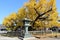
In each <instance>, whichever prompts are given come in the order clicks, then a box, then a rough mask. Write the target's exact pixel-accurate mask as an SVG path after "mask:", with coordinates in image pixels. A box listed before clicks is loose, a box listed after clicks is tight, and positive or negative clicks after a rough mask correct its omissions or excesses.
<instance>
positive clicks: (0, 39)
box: [0, 36, 60, 40]
mask: <svg viewBox="0 0 60 40" xmlns="http://www.w3.org/2000/svg"><path fill="white" fill-rule="evenodd" d="M0 40H21V39H19V38H18V37H4V36H0ZM29 40H60V38H49V37H46V38H40V39H29Z"/></svg>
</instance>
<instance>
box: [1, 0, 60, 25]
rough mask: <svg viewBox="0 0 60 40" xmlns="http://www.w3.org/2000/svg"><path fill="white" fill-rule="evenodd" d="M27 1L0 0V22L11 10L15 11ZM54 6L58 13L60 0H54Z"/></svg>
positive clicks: (59, 11)
mask: <svg viewBox="0 0 60 40" xmlns="http://www.w3.org/2000/svg"><path fill="white" fill-rule="evenodd" d="M27 1H28V0H0V24H2V22H3V19H4V18H5V17H6V16H8V15H9V14H11V13H12V12H17V11H18V9H19V8H21V7H22V6H23V4H24V3H25V2H27ZM56 7H57V11H58V13H60V0H56ZM59 16H60V14H59Z"/></svg>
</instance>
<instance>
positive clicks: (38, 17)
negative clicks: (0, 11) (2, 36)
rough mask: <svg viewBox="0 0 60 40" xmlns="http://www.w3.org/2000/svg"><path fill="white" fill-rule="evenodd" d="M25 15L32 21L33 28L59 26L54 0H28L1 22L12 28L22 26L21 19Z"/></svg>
mask: <svg viewBox="0 0 60 40" xmlns="http://www.w3.org/2000/svg"><path fill="white" fill-rule="evenodd" d="M26 15H27V17H28V18H29V19H31V20H32V21H33V22H32V23H31V24H32V27H33V28H34V29H38V30H39V29H42V28H44V27H48V28H49V27H52V26H58V27H59V26H60V25H59V23H58V22H57V18H58V12H57V10H56V0H29V1H28V2H26V3H25V4H24V5H23V7H22V8H20V9H19V10H18V12H17V13H12V14H10V15H9V16H7V17H6V18H5V19H4V21H3V24H4V25H5V26H6V27H9V28H11V29H12V30H13V29H15V28H17V27H18V26H21V27H22V26H23V23H22V21H21V20H22V19H23V18H25V17H26Z"/></svg>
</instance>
